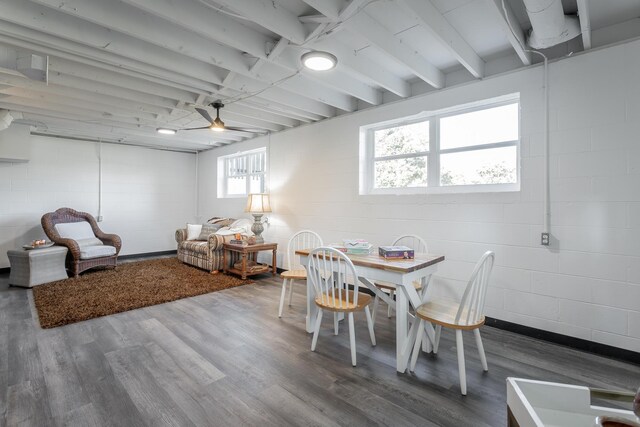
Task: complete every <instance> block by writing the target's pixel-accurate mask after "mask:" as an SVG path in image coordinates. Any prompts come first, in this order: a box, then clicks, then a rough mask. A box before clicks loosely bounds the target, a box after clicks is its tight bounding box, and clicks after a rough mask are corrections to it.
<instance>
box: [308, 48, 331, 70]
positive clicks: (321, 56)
mask: <svg viewBox="0 0 640 427" xmlns="http://www.w3.org/2000/svg"><path fill="white" fill-rule="evenodd" d="M300 59H301V60H302V65H304V66H305V67H306V68H308V69H310V70H313V71H329V70H331V69H333V68H335V66H336V64H337V63H338V58H336V57H335V56H334V55H332V54H330V53H329V52H323V51H320V50H313V51H311V52H307V53H305V54H304V55H302V56H301V57H300Z"/></svg>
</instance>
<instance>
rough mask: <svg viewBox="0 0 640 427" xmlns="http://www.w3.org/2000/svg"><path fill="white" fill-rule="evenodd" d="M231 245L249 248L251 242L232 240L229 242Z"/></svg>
mask: <svg viewBox="0 0 640 427" xmlns="http://www.w3.org/2000/svg"><path fill="white" fill-rule="evenodd" d="M229 244H230V245H236V246H249V242H247V241H246V240H238V239H231V240H230V241H229Z"/></svg>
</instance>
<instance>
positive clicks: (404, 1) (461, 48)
mask: <svg viewBox="0 0 640 427" xmlns="http://www.w3.org/2000/svg"><path fill="white" fill-rule="evenodd" d="M397 3H398V4H399V5H401V6H402V7H404V8H406V10H407V11H408V13H409V16H412V15H413V18H414V19H415V20H416V21H417V22H418V23H419V24H420V25H421V26H422V27H423V28H425V29H426V30H427V31H429V32H430V33H431V34H432V35H433V36H434V37H435V38H436V39H437V40H439V41H440V42H441V43H442V45H443V46H445V47H446V48H447V49H448V50H449V52H451V54H452V55H453V56H454V57H455V58H456V59H457V60H458V61H459V62H460V63H461V64H462V65H463V66H464V67H465V68H466V69H467V70H469V72H470V73H471V74H472V75H473V76H474V77H476V78H482V77H484V61H483V60H482V59H481V58H480V57H479V56H478V54H477V53H476V52H475V51H474V50H473V48H472V47H471V46H469V43H467V42H466V41H465V40H464V39H463V38H462V37H461V36H460V34H459V33H458V32H457V31H456V30H455V28H453V27H452V26H451V24H449V22H448V21H447V20H446V19H445V17H444V16H442V14H441V13H440V12H439V11H438V9H436V7H435V6H434V5H433V4H432V3H431V1H430V0H397Z"/></svg>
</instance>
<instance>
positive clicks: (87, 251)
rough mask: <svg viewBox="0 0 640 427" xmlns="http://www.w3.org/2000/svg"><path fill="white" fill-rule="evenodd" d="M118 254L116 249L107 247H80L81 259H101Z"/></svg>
mask: <svg viewBox="0 0 640 427" xmlns="http://www.w3.org/2000/svg"><path fill="white" fill-rule="evenodd" d="M115 254H116V248H114V247H113V246H107V245H91V246H81V247H80V259H91V258H100V257H103V256H111V255H115Z"/></svg>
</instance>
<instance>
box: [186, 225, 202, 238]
mask: <svg viewBox="0 0 640 427" xmlns="http://www.w3.org/2000/svg"><path fill="white" fill-rule="evenodd" d="M201 231H202V224H187V240H198V237H199V236H200V232H201Z"/></svg>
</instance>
